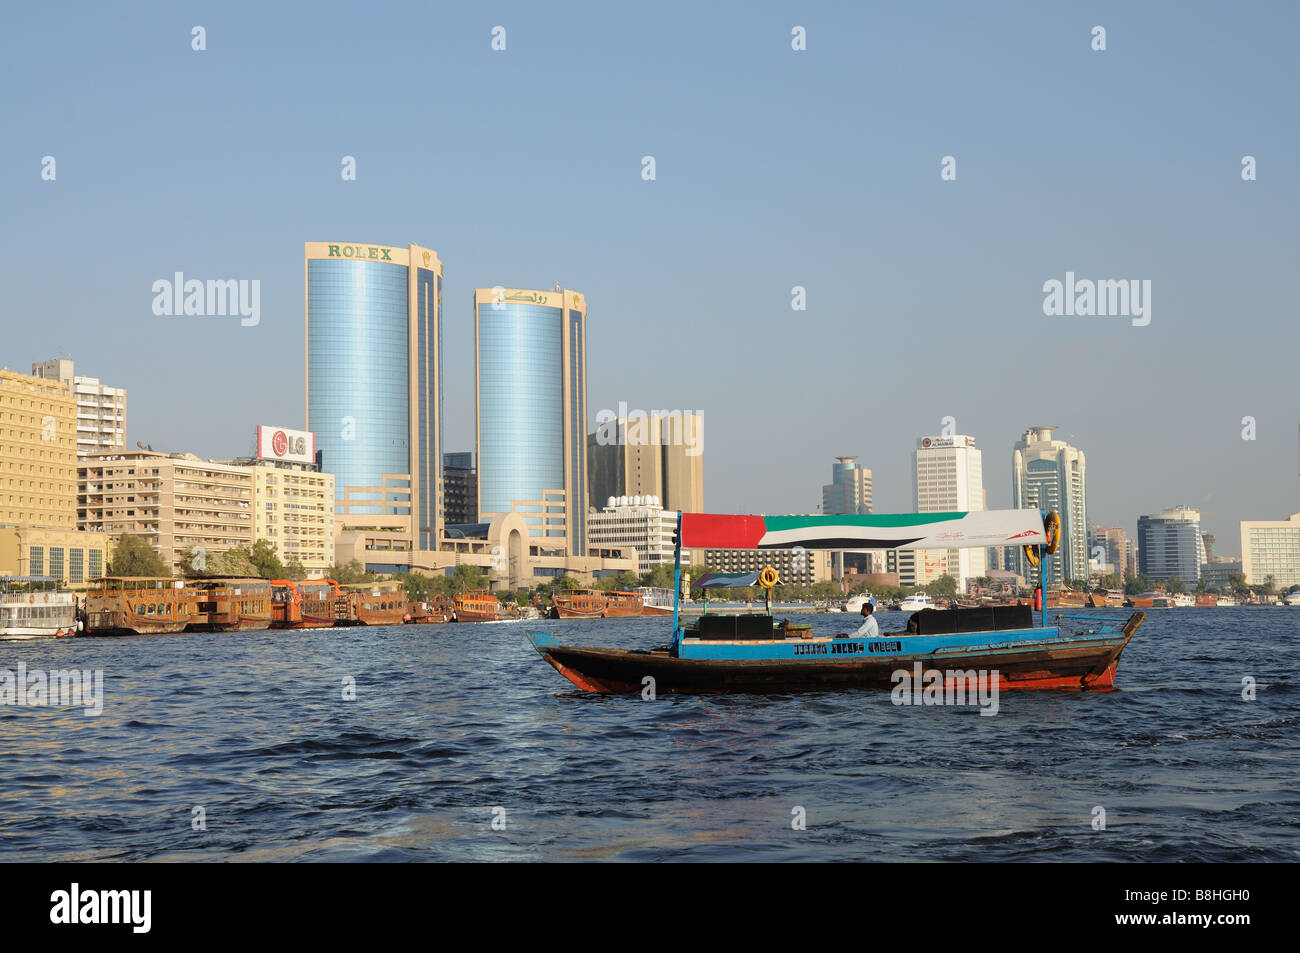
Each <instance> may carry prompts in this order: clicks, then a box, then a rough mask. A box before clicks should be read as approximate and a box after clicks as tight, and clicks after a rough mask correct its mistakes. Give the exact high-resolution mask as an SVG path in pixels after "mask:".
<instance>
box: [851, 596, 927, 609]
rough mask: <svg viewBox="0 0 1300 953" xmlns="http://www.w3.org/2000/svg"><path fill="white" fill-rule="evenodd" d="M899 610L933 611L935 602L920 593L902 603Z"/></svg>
mask: <svg viewBox="0 0 1300 953" xmlns="http://www.w3.org/2000/svg"><path fill="white" fill-rule="evenodd" d="M898 608H899V609H900V610H902V611H903V612H920V611H921V610H922V609H933V608H934V602H933V601H931V599H930V597H929V596H927V595H926V594H925V593H924V592H918V593H916V594H914V595H910V596H908V597H907V598H906V599H904V600H903V601H902V602H900V603H899V604H898ZM858 611H859V612H861V611H862V607H861V606H859V607H858Z"/></svg>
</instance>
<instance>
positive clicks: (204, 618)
mask: <svg viewBox="0 0 1300 953" xmlns="http://www.w3.org/2000/svg"><path fill="white" fill-rule="evenodd" d="M186 588H188V589H192V590H194V591H195V593H196V594H197V596H198V604H197V611H196V612H195V613H194V615H192V616H191V617H190V620H189V623H188V625H187V626H186V627H187V628H189V629H191V630H192V631H195V632H255V631H259V630H261V629H269V628H270V627H271V617H272V612H271V583H270V581H269V580H266V579H241V578H212V579H191V580H189V581H188V583H187V586H186Z"/></svg>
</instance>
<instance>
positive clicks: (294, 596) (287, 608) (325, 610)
mask: <svg viewBox="0 0 1300 953" xmlns="http://www.w3.org/2000/svg"><path fill="white" fill-rule="evenodd" d="M337 592H338V584H337V583H334V582H333V581H332V580H328V579H308V580H305V581H303V582H295V581H293V580H290V579H272V580H271V627H272V628H273V629H326V628H330V627H331V626H334V625H337V624H338V623H337V621H336V620H335V618H334V599H335V596H336V594H337Z"/></svg>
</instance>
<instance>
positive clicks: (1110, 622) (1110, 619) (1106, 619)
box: [1056, 612, 1126, 635]
mask: <svg viewBox="0 0 1300 953" xmlns="http://www.w3.org/2000/svg"><path fill="white" fill-rule="evenodd" d="M1056 619H1057V621H1058V622H1059V621H1060V620H1061V619H1072V620H1078V621H1080V622H1103V623H1105V625H1104V626H1103V627H1102V628H1100V629H1098V630H1097V634H1103V635H1104V634H1105V633H1107V632H1119V631H1121V629H1122V625H1121V623H1123V622H1125V621H1126V620H1125V619H1119V618H1116V617H1115V616H1100V615H1074V614H1073V613H1068V614H1067V613H1063V612H1058V613H1057V614H1056Z"/></svg>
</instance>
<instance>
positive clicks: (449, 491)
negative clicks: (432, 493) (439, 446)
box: [442, 452, 478, 526]
mask: <svg viewBox="0 0 1300 953" xmlns="http://www.w3.org/2000/svg"><path fill="white" fill-rule="evenodd" d="M442 513H443V525H445V526H460V525H466V524H469V523H477V522H478V470H476V469H475V468H474V454H473V453H469V452H461V453H444V454H443V455H442Z"/></svg>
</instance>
